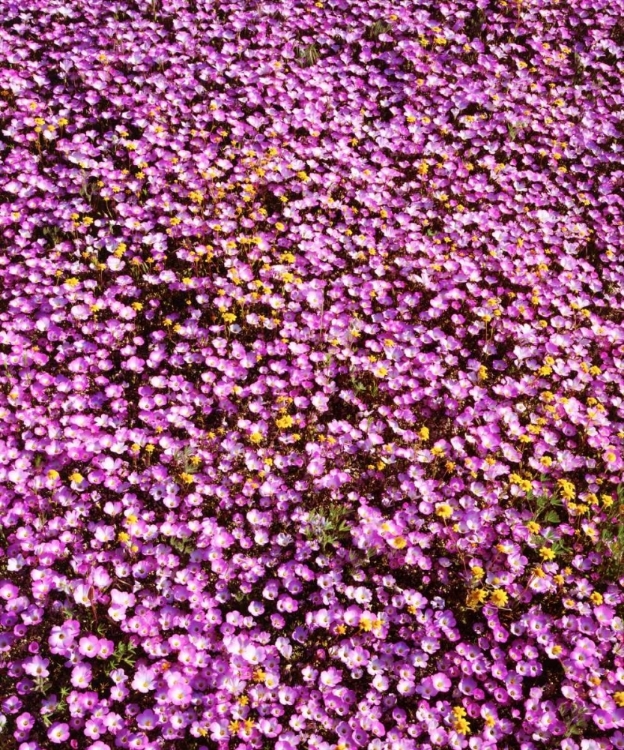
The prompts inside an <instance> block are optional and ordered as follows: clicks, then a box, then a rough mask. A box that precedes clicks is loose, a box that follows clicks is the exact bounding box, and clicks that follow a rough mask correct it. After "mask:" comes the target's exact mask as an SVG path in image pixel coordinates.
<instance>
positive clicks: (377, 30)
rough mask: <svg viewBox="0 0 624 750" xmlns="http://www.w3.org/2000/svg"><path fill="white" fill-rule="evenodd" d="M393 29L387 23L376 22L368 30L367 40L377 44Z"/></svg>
mask: <svg viewBox="0 0 624 750" xmlns="http://www.w3.org/2000/svg"><path fill="white" fill-rule="evenodd" d="M391 28H392V26H391V25H390V24H389V23H388V22H387V21H383V20H381V21H375V23H374V24H372V25H371V26H369V27H368V29H367V30H366V38H367V39H369V40H370V41H371V42H376V41H377V40H378V39H379V37H380V36H381V35H382V34H387V33H388V32H389V31H390V29H391Z"/></svg>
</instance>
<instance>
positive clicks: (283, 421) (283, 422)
mask: <svg viewBox="0 0 624 750" xmlns="http://www.w3.org/2000/svg"><path fill="white" fill-rule="evenodd" d="M294 423H295V420H294V419H293V418H292V417H291V416H290V414H284V416H283V417H280V418H279V419H276V420H275V424H276V425H277V426H278V427H279V428H280V430H287V429H288V428H289V427H292V426H293V424H294Z"/></svg>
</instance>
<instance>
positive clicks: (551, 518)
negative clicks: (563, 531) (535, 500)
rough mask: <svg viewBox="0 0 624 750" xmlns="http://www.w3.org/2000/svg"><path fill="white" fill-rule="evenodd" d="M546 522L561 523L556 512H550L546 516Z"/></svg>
mask: <svg viewBox="0 0 624 750" xmlns="http://www.w3.org/2000/svg"><path fill="white" fill-rule="evenodd" d="M545 520H546V521H547V522H548V523H559V521H560V519H559V516H558V515H557V513H556V512H555V511H554V510H551V511H548V513H547V514H546V517H545Z"/></svg>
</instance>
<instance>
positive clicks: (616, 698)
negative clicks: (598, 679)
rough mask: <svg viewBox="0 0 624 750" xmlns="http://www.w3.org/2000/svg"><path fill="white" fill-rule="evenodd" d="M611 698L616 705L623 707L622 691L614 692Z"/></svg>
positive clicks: (623, 696) (623, 695)
mask: <svg viewBox="0 0 624 750" xmlns="http://www.w3.org/2000/svg"><path fill="white" fill-rule="evenodd" d="M613 700H614V701H615V705H616V706H619V707H620V708H624V691H620V692H618V693H614V694H613Z"/></svg>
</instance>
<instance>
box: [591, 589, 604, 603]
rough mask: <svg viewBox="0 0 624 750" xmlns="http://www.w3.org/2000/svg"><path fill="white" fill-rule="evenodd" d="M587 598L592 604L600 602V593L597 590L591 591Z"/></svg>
mask: <svg viewBox="0 0 624 750" xmlns="http://www.w3.org/2000/svg"><path fill="white" fill-rule="evenodd" d="M589 599H590V601H591V603H592V604H596V605H599V604H602V594H601V593H600V592H599V591H593V592H592V594H591V595H590V597H589Z"/></svg>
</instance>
